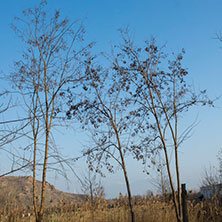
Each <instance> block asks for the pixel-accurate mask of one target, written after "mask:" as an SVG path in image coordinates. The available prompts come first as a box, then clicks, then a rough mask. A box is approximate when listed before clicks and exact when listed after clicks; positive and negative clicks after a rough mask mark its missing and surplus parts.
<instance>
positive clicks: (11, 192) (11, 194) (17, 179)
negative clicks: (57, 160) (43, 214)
mask: <svg viewBox="0 0 222 222" xmlns="http://www.w3.org/2000/svg"><path fill="white" fill-rule="evenodd" d="M36 186H37V196H38V197H39V196H40V188H41V182H40V181H36ZM32 191H33V188H32V177H31V176H6V177H1V178H0V207H1V208H2V207H5V206H6V205H14V206H15V205H17V206H20V207H21V206H23V207H25V208H26V207H28V206H32V194H33V192H32ZM86 198H87V196H86V195H81V194H72V193H65V192H62V191H59V190H57V189H56V188H55V187H54V186H53V185H51V184H49V183H48V182H46V206H48V207H52V206H55V205H57V204H58V203H59V202H60V201H64V202H69V201H81V200H86Z"/></svg>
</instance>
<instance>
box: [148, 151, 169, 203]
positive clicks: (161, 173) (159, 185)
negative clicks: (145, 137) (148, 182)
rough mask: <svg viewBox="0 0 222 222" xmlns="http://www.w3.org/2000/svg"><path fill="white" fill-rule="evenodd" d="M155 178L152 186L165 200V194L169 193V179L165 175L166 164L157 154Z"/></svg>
mask: <svg viewBox="0 0 222 222" xmlns="http://www.w3.org/2000/svg"><path fill="white" fill-rule="evenodd" d="M154 167H155V168H154V169H155V170H156V172H157V173H156V177H154V178H153V180H152V184H153V186H154V187H155V189H156V191H157V193H159V194H161V196H162V197H163V198H164V199H165V200H166V196H167V194H169V193H170V189H171V188H170V183H169V177H168V175H167V170H166V164H165V161H164V160H163V159H162V157H161V154H160V153H159V155H158V159H157V160H156V163H155V166H154Z"/></svg>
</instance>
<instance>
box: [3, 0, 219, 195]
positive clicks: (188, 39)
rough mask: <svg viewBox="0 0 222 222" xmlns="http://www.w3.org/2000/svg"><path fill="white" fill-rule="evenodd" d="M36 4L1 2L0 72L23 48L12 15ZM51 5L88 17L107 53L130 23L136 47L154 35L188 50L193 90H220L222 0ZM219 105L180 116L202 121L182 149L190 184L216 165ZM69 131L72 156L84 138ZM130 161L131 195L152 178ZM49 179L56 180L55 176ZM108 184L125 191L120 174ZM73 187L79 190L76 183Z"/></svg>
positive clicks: (92, 34)
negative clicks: (14, 29)
mask: <svg viewBox="0 0 222 222" xmlns="http://www.w3.org/2000/svg"><path fill="white" fill-rule="evenodd" d="M38 2H40V1H39V0H19V1H18V0H8V1H2V2H1V7H0V27H1V32H0V48H1V51H0V58H1V59H0V70H1V71H4V72H5V73H7V72H9V71H10V70H11V67H12V65H13V61H15V60H16V59H17V58H18V57H19V55H20V53H21V52H22V45H21V43H20V41H19V40H18V39H16V36H15V34H14V33H13V31H12V30H11V29H10V23H11V22H13V17H14V16H19V15H21V11H22V10H23V9H25V8H27V7H30V6H31V7H32V6H33V5H35V4H37V3H38ZM48 8H49V10H51V11H52V10H53V9H60V10H61V14H62V15H63V16H67V17H68V18H69V19H70V20H76V19H85V22H84V24H85V28H86V35H85V38H86V41H95V42H97V44H96V48H95V49H96V50H98V51H103V50H106V51H108V50H109V49H110V45H111V44H115V43H118V42H119V41H120V34H119V32H118V29H119V28H125V27H126V26H129V28H130V30H131V31H132V33H133V34H134V36H135V37H134V38H135V42H136V43H137V44H138V45H139V44H141V43H142V42H143V41H144V40H146V39H149V38H150V36H151V35H152V36H155V37H156V39H157V41H158V42H159V44H165V43H166V44H167V49H168V52H169V53H171V52H179V51H180V50H181V49H182V48H185V51H186V55H185V59H184V64H185V67H186V68H188V71H189V73H190V82H191V83H193V86H194V87H195V89H196V90H198V89H207V91H208V94H209V96H210V97H212V98H214V97H216V96H220V95H221V94H222V90H221V83H222V75H221V72H222V63H221V59H222V48H221V47H222V44H220V43H219V41H218V40H216V39H215V37H216V34H217V33H219V32H220V31H221V32H222V23H221V21H222V13H221V10H222V1H221V0H211V1H210V0H167V1H166V0H155V1H150V0H137V1H135V0H112V1H108V0H65V1H64V0H63V1H62V0H49V1H48ZM0 87H3V84H0ZM221 107H222V104H221V99H220V100H218V101H217V103H216V108H215V109H212V108H203V109H201V108H195V109H192V111H191V112H190V113H188V114H187V115H186V116H185V117H184V118H183V120H182V124H184V126H185V125H189V124H188V123H190V122H192V121H193V120H195V119H196V118H197V119H198V122H199V123H198V125H197V126H196V127H195V129H194V130H193V134H192V137H191V138H190V139H189V140H187V141H186V142H185V143H184V144H183V146H182V147H181V153H180V164H181V177H182V182H184V183H187V187H188V188H196V189H197V188H198V186H199V185H200V178H201V171H202V170H203V168H204V166H208V165H209V164H210V163H211V164H213V165H216V164H217V161H216V153H217V152H218V150H219V149H220V148H221V145H222V143H221V136H222V135H221V133H222V117H221V113H222V109H221ZM67 134H68V135H64V134H62V135H60V136H58V144H59V145H60V147H61V148H62V149H64V152H65V153H66V154H67V155H69V154H71V155H74V154H75V152H73V145H70V144H73V143H76V146H78V147H80V146H81V141H78V136H76V137H73V136H72V135H71V138H70V137H69V139H68V136H69V135H70V134H71V133H68V132H67ZM64 137H66V138H67V140H66V141H67V142H66V144H62V142H61V141H64ZM76 138H77V139H76ZM77 150H78V149H77ZM0 158H1V157H0ZM81 164H83V163H81ZM1 165H2V164H1ZM128 165H129V172H130V179H131V183H132V188H133V193H134V194H137V193H140V194H143V193H145V192H146V190H148V189H150V188H151V187H150V185H149V180H150V178H148V177H147V176H146V175H144V174H138V171H140V165H139V164H138V163H135V161H134V162H133V161H131V160H130V159H129V161H128ZM1 167H2V166H1ZM49 180H50V178H49ZM51 182H52V183H54V181H53V180H52V179H51ZM104 184H105V188H106V193H107V196H112V195H118V193H119V191H121V192H123V193H124V192H125V188H124V184H123V179H122V175H121V172H118V173H116V174H115V175H108V176H107V178H106V179H105V180H104ZM56 186H57V187H58V188H59V189H63V190H67V188H66V186H65V185H64V184H63V180H60V181H56ZM72 189H74V190H75V191H80V189H79V188H78V187H74V188H72ZM72 189H71V191H73V190H72Z"/></svg>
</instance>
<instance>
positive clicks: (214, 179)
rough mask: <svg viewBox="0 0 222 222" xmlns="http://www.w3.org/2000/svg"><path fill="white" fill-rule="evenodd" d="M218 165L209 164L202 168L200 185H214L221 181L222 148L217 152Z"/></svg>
mask: <svg viewBox="0 0 222 222" xmlns="http://www.w3.org/2000/svg"><path fill="white" fill-rule="evenodd" d="M217 159H218V163H219V164H218V167H217V166H214V165H209V167H207V168H204V170H203V172H202V179H201V185H202V186H214V185H217V184H221V183H222V149H220V150H219V151H218V153H217Z"/></svg>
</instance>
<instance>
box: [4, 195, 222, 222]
mask: <svg viewBox="0 0 222 222" xmlns="http://www.w3.org/2000/svg"><path fill="white" fill-rule="evenodd" d="M20 207H21V205H20ZM20 207H19V206H17V207H15V206H13V208H12V205H11V207H10V206H5V207H4V209H1V219H0V221H2V222H6V221H11V222H14V221H17V222H28V221H29V222H34V221H35V220H34V216H33V215H32V212H31V208H30V210H29V211H28V210H26V211H21V210H20ZM134 210H135V221H136V222H174V221H176V219H175V214H174V208H173V204H172V202H170V201H168V202H165V201H161V200H159V199H157V198H152V199H148V198H145V197H144V198H140V199H137V200H135V199H134ZM188 214H189V222H221V221H222V203H221V200H219V199H218V198H214V199H212V200H210V201H203V202H200V203H198V204H196V205H194V204H193V202H192V201H188ZM45 221H47V222H59V221H64V222H66V221H67V222H71V221H75V222H129V221H130V218H129V212H128V207H127V202H126V201H125V199H124V198H123V199H115V200H112V201H110V200H98V201H96V202H95V203H94V204H91V202H90V201H87V202H82V203H76V202H75V203H74V202H73V203H70V204H67V203H65V202H62V201H61V202H60V204H59V205H58V206H57V207H54V208H48V209H47V210H46V213H45Z"/></svg>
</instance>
